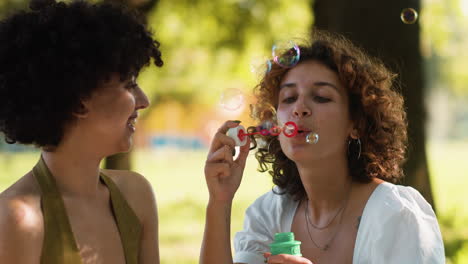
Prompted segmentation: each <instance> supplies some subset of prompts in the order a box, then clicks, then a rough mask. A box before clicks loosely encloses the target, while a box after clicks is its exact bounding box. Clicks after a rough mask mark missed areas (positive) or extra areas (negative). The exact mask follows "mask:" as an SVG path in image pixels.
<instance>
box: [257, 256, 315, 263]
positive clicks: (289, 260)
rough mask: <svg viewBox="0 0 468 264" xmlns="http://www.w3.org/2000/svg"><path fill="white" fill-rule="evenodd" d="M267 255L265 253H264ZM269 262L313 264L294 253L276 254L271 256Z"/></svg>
mask: <svg viewBox="0 0 468 264" xmlns="http://www.w3.org/2000/svg"><path fill="white" fill-rule="evenodd" d="M264 256H265V254H264ZM267 258H268V262H267V263H269V264H313V263H312V262H311V261H310V260H308V259H306V258H303V257H299V256H293V255H287V254H279V255H274V256H269V257H267Z"/></svg>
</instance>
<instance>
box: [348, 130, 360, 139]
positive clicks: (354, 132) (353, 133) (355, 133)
mask: <svg viewBox="0 0 468 264" xmlns="http://www.w3.org/2000/svg"><path fill="white" fill-rule="evenodd" d="M349 137H350V138H352V139H358V138H359V132H358V130H357V129H356V128H353V129H352V130H351V133H350V134H349Z"/></svg>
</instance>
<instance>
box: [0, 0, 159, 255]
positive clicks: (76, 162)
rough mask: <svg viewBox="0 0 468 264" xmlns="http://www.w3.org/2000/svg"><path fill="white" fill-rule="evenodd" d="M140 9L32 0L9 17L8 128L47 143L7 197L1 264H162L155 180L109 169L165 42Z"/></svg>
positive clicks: (1, 92) (2, 41) (0, 230)
mask: <svg viewBox="0 0 468 264" xmlns="http://www.w3.org/2000/svg"><path fill="white" fill-rule="evenodd" d="M151 35H152V34H151V33H150V31H149V30H148V29H147V28H146V26H145V25H144V23H143V21H142V19H141V18H140V17H139V16H138V15H137V14H135V13H134V12H133V11H130V10H127V9H125V8H123V7H119V6H115V5H111V4H106V3H100V4H91V3H87V2H85V1H72V2H67V3H64V2H55V1H54V0H32V2H31V3H30V10H29V11H21V12H17V13H15V14H12V15H11V16H9V17H7V18H6V19H4V20H3V21H1V22H0V98H1V100H2V102H1V103H0V132H1V134H3V135H2V136H4V138H5V140H6V142H8V143H11V144H12V143H20V144H30V145H34V146H36V147H38V148H40V150H41V156H40V158H39V161H38V163H37V165H35V167H34V168H32V169H31V171H29V172H28V173H26V174H25V175H24V176H23V177H21V178H20V179H19V180H18V181H17V182H16V183H14V184H13V185H12V186H10V187H9V188H7V189H6V190H5V191H4V192H3V193H1V194H0V262H1V263H18V264H26V263H43V264H45V263H47V264H56V263H57V264H58V263H67V264H69V263H112V264H116V263H127V264H136V263H159V249H158V219H157V209H156V201H155V198H154V194H153V191H152V188H151V185H150V184H149V183H148V181H147V180H146V179H145V178H144V177H142V176H141V175H139V174H137V173H134V172H130V171H118V170H101V169H100V167H99V164H100V162H101V160H102V159H103V158H105V157H106V156H109V155H112V154H115V153H119V152H126V151H128V150H129V149H130V147H131V146H132V137H133V134H134V132H135V122H136V119H137V117H138V111H139V110H141V109H144V108H146V107H148V105H149V102H148V99H147V97H146V95H145V93H144V92H143V91H142V89H141V88H140V87H139V86H138V84H137V83H136V77H137V76H138V73H139V72H140V70H141V69H142V68H143V67H144V66H146V65H149V64H150V62H151V61H152V60H153V61H154V64H156V65H157V66H162V65H163V61H162V60H161V53H160V51H159V43H158V42H157V41H156V40H154V39H153V38H152V36H151Z"/></svg>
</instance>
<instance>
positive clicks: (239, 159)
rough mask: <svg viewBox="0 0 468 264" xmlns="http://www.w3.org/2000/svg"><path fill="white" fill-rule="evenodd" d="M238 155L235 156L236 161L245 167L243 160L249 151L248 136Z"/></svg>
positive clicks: (244, 160)
mask: <svg viewBox="0 0 468 264" xmlns="http://www.w3.org/2000/svg"><path fill="white" fill-rule="evenodd" d="M239 151H240V152H239V156H237V159H236V161H235V162H236V163H237V164H239V166H241V167H242V168H243V167H245V162H246V160H247V156H248V155H249V151H250V137H247V143H245V145H244V146H242V147H240V150H239Z"/></svg>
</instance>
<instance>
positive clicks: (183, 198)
mask: <svg viewBox="0 0 468 264" xmlns="http://www.w3.org/2000/svg"><path fill="white" fill-rule="evenodd" d="M467 157H468V142H453V143H431V144H429V145H428V161H429V169H430V172H431V181H432V187H433V191H434V196H435V200H436V208H437V210H438V218H439V222H440V225H441V229H442V232H443V236H444V240H445V243H446V251H447V252H446V253H447V255H448V256H450V259H448V261H447V263H452V264H458V263H466V260H467V259H468V228H466V227H465V225H464V223H466V222H468V208H466V207H465V206H464V201H465V198H466V190H465V189H466V188H467V187H468V177H467V176H468V162H467V161H468V160H467ZM205 158H206V151H201V152H177V151H170V150H167V151H163V150H161V151H141V150H139V151H135V152H134V155H133V164H134V170H135V171H138V172H139V173H141V174H143V175H145V177H147V179H148V180H149V181H150V182H151V183H152V185H153V187H154V190H155V193H156V197H157V200H158V207H159V219H160V223H159V228H160V252H161V263H181V264H192V263H198V255H199V250H200V245H201V240H202V237H203V228H204V218H205V206H206V202H207V199H208V190H207V188H206V185H205V179H204V175H203V165H204V162H205ZM37 159H38V153H37V152H36V153H34V152H26V153H16V154H14V155H6V154H5V153H2V154H0V192H1V191H3V190H4V189H5V188H7V187H8V186H9V185H11V184H12V183H13V182H15V181H16V180H17V179H18V178H19V177H20V176H21V175H23V174H24V173H26V172H27V171H29V170H30V169H31V167H32V166H34V164H35V163H36V161H37ZM256 168H257V163H256V160H255V158H254V157H253V156H251V157H249V159H248V163H247V167H246V169H245V174H244V179H243V182H242V184H241V186H240V189H239V191H238V193H237V194H236V199H235V202H234V205H233V213H232V219H233V220H232V228H231V230H232V235H234V233H235V232H236V231H238V230H240V229H241V228H242V221H243V215H244V211H245V209H246V208H247V207H248V205H249V204H250V203H252V202H253V201H254V200H255V199H256V198H257V197H258V196H260V195H261V194H263V193H265V192H267V191H268V190H270V189H271V186H272V185H271V182H270V179H269V177H268V175H267V174H261V173H259V172H257V171H256Z"/></svg>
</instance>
